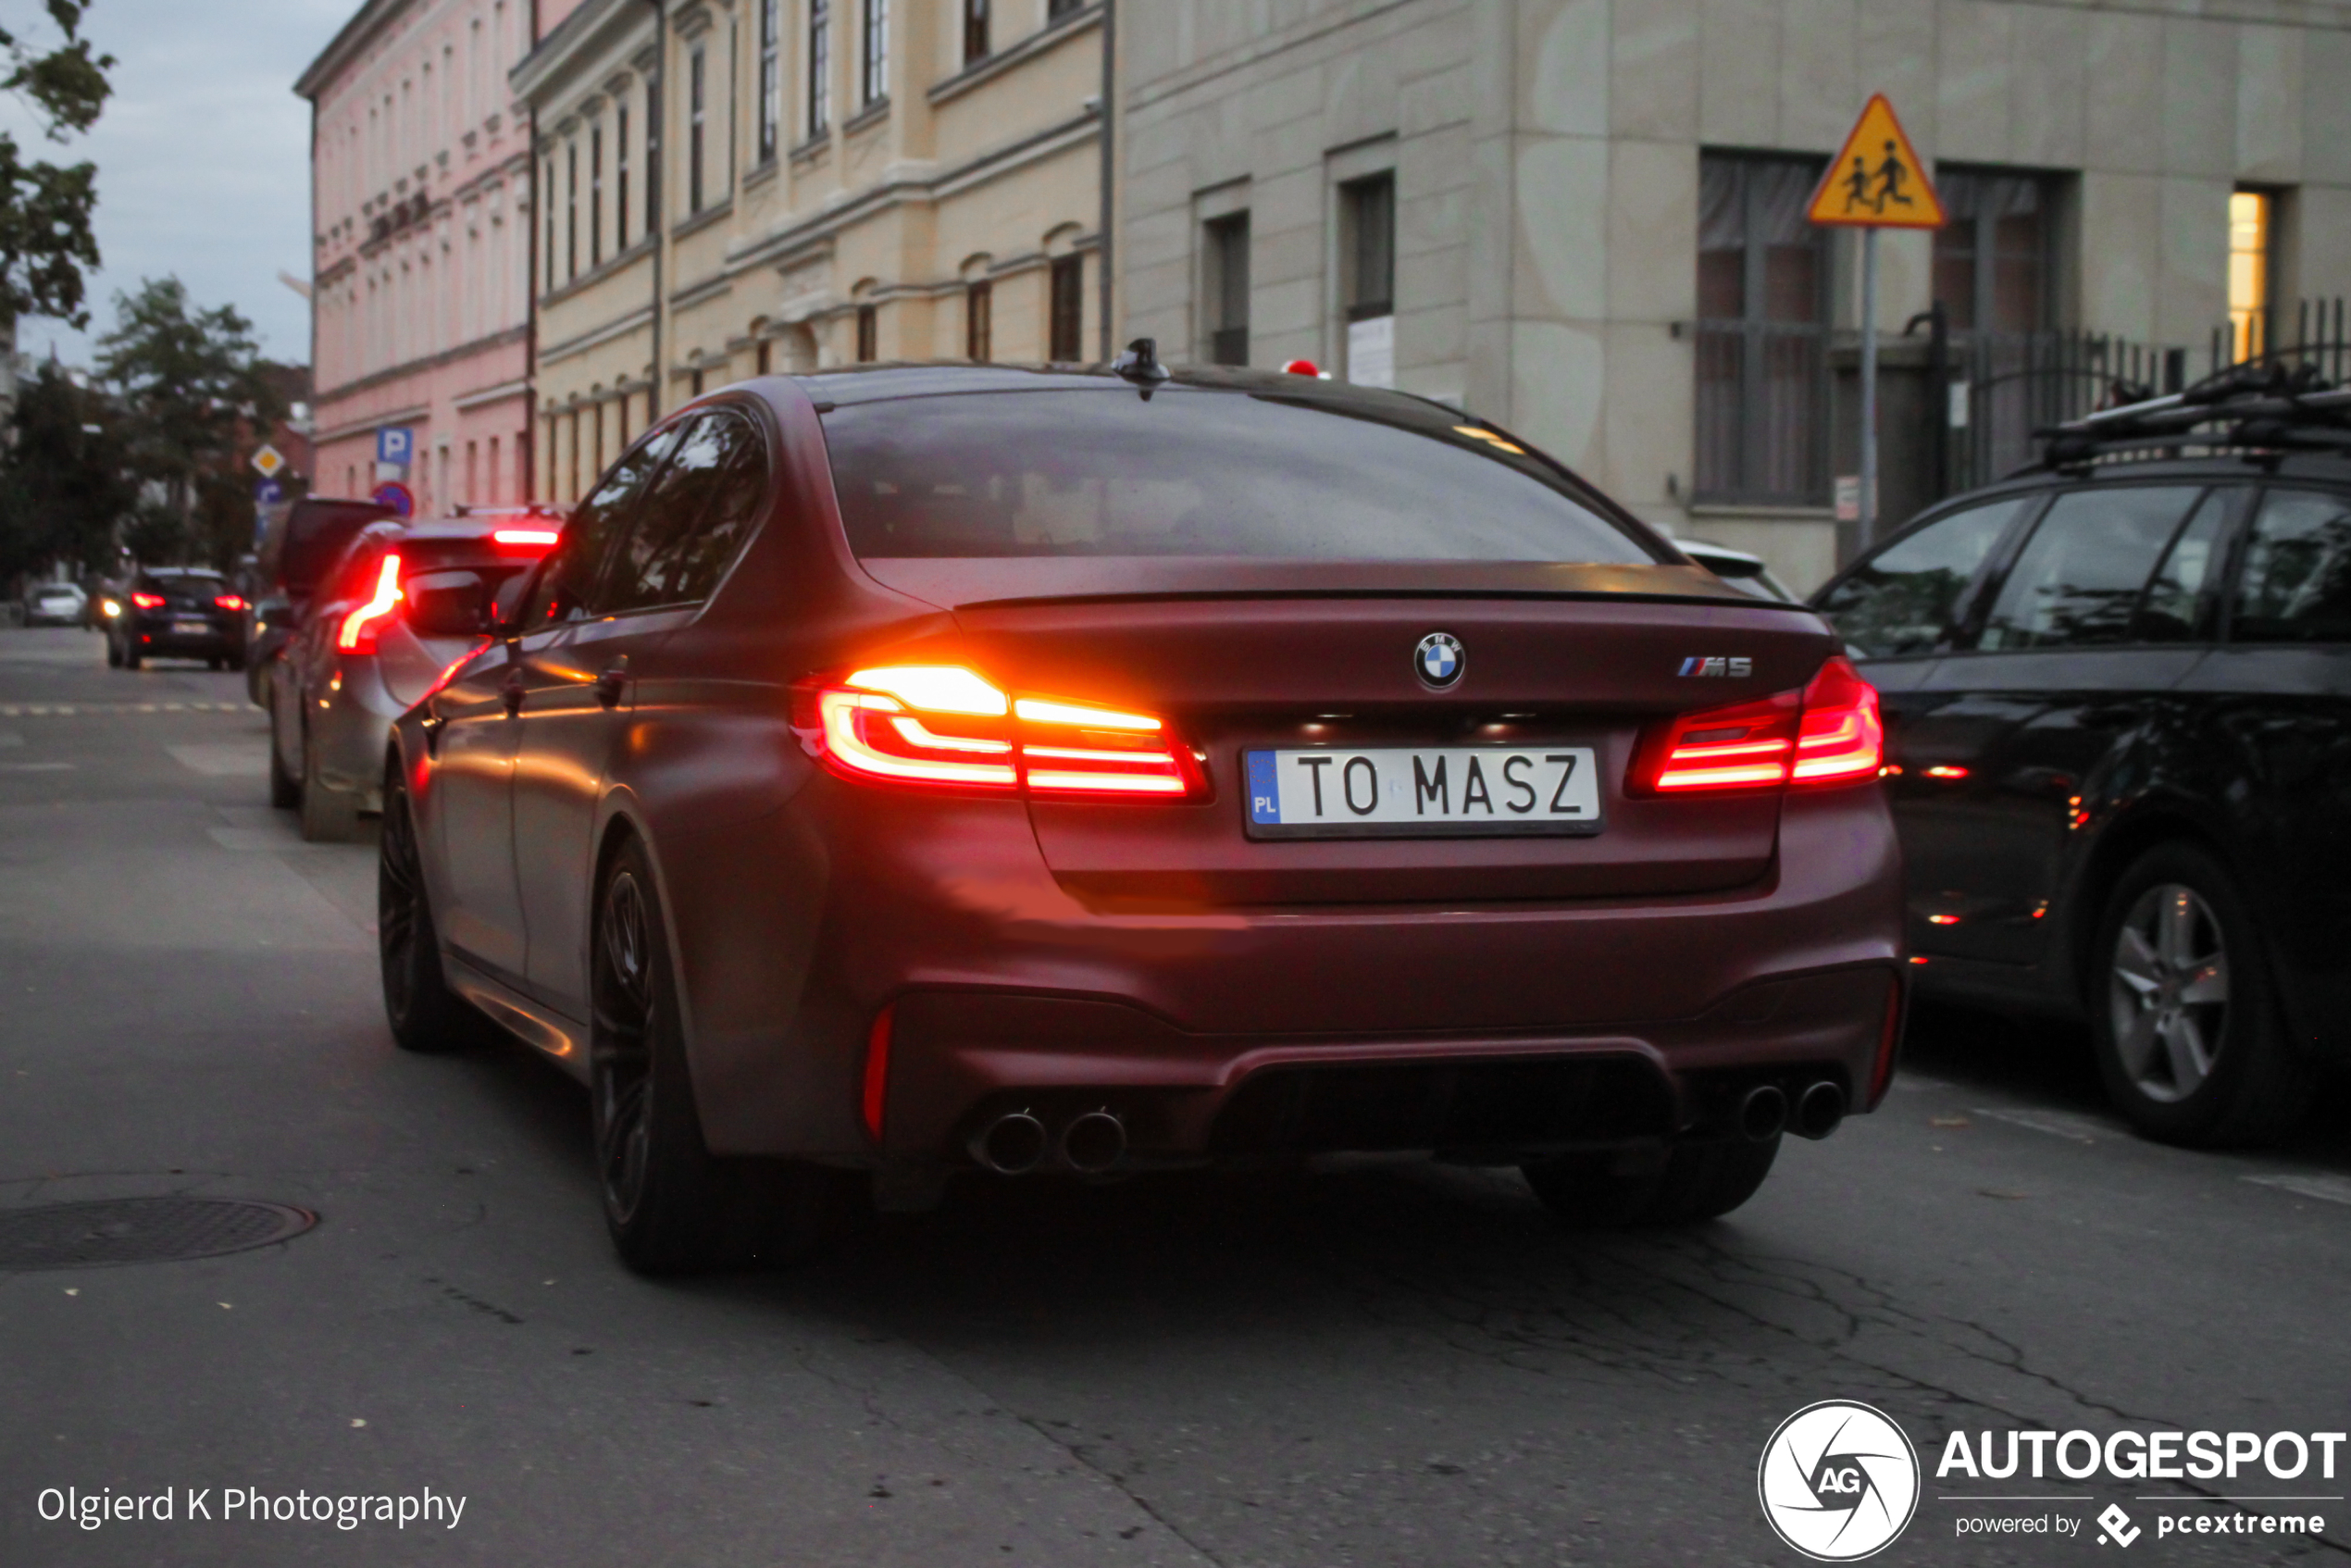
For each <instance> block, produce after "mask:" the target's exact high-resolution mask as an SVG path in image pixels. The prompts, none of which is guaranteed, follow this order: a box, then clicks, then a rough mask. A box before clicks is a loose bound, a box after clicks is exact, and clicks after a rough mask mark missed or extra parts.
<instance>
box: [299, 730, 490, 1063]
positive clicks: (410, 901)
mask: <svg viewBox="0 0 2351 1568" xmlns="http://www.w3.org/2000/svg"><path fill="white" fill-rule="evenodd" d="M271 756H272V758H273V759H274V758H275V756H276V753H275V751H274V750H273V751H272V753H271ZM376 949H377V953H378V956H379V959H380V960H381V964H382V969H383V988H384V1015H385V1017H386V1018H388V1019H389V1020H390V1021H391V1023H392V1039H393V1041H394V1042H395V1043H397V1044H398V1045H399V1047H400V1049H402V1050H403V1051H417V1052H444V1051H455V1050H457V1049H459V1048H460V1047H463V1046H466V1045H470V1044H474V1043H476V1042H478V1041H480V1040H483V1039H488V1038H490V1036H491V1033H492V1027H491V1023H490V1021H489V1020H488V1019H487V1018H485V1017H483V1016H482V1014H480V1012H479V1011H478V1010H477V1009H476V1008H475V1007H474V1005H473V1004H472V1003H471V1002H467V1001H466V999H465V998H464V997H461V996H459V995H458V994H457V993H456V992H455V991H454V990H452V989H449V980H448V976H447V975H446V974H445V973H444V972H443V970H442V966H441V942H440V938H439V936H438V935H437V934H436V932H435V931H434V928H433V922H432V901H431V899H430V897H429V895H428V894H427V892H426V889H425V872H424V860H423V857H422V856H421V855H420V854H419V853H418V852H417V822H416V817H415V815H413V814H412V813H411V812H410V810H409V808H408V790H407V788H406V786H405V785H404V783H403V782H402V780H401V778H400V770H399V768H398V767H397V766H394V767H393V768H392V769H391V770H390V772H389V774H388V775H387V777H386V778H385V779H384V820H383V839H382V841H381V844H380V845H379V849H378V852H377V855H376Z"/></svg>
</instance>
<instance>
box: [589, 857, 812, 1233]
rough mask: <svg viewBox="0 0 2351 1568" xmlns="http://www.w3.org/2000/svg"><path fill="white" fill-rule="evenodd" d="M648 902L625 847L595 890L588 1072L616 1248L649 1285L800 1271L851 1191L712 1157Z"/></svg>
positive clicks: (645, 875)
mask: <svg viewBox="0 0 2351 1568" xmlns="http://www.w3.org/2000/svg"><path fill="white" fill-rule="evenodd" d="M658 896H659V895H658V894H657V893H656V892H655V890H654V884H653V872H652V863H651V861H650V860H649V859H648V858H647V856H646V854H645V851H644V847H643V846H642V845H641V844H640V843H637V842H636V841H634V840H631V841H630V842H628V843H627V844H625V845H623V846H622V847H621V849H620V851H619V852H618V853H617V854H616V855H615V856H614V857H613V859H612V862H611V864H610V865H607V866H606V867H605V869H604V872H603V877H601V878H600V879H599V882H598V886H597V890H596V901H595V927H594V930H593V933H592V939H593V942H592V950H591V954H590V980H589V984H590V996H591V1015H592V1018H593V1023H592V1024H591V1032H590V1037H589V1069H590V1086H591V1099H592V1101H593V1108H594V1116H595V1149H596V1174H597V1188H598V1190H599V1191H600V1192H601V1193H602V1195H603V1207H604V1224H605V1227H606V1229H607V1230H608V1231H609V1232H610V1233H611V1236H612V1240H613V1246H614V1248H615V1250H616V1251H618V1252H619V1254H620V1258H621V1261H622V1262H623V1263H627V1264H628V1267H630V1268H631V1269H634V1270H636V1271H637V1272H638V1273H640V1274H648V1275H669V1274H688V1273H695V1272H699V1271H703V1270H708V1269H714V1268H724V1267H728V1266H734V1265H740V1264H744V1263H788V1262H791V1261H794V1260H796V1259H799V1258H802V1257H804V1256H806V1255H807V1254H808V1253H810V1252H812V1251H815V1249H816V1248H817V1247H819V1246H820V1245H822V1244H823V1243H824V1242H825V1241H826V1240H827V1239H829V1238H831V1236H832V1235H833V1234H834V1233H835V1232H836V1231H837V1230H838V1229H839V1228H840V1224H841V1223H842V1222H843V1221H844V1220H846V1219H847V1218H848V1217H849V1213H850V1209H851V1202H850V1200H851V1197H852V1192H853V1178H852V1177H850V1176H847V1175H846V1174H845V1173H839V1172H833V1171H827V1170H821V1169H818V1168H817V1167H815V1166H812V1165H804V1164H795V1163H791V1162H787V1161H774V1160H758V1161H751V1160H720V1159H717V1158H715V1157H714V1156H713V1155H712V1154H711V1153H710V1151H709V1147H708V1145H706V1144H705V1143H704V1142H703V1133H702V1117H701V1115H700V1114H699V1113H698V1112H697V1111H696V1110H695V1107H694V1092H693V1083H692V1079H691V1076H690V1073H689V1070H688V1066H687V1063H686V1050H685V1040H684V1038H683V1037H684V1031H683V1028H682V1027H681V1026H680V1023H679V1012H678V993H677V985H676V980H675V976H676V973H677V970H676V967H675V965H674V964H673V963H672V961H671V957H670V952H669V939H668V935H667V932H666V930H665V927H664V924H663V921H662V918H661V909H660V904H659V902H657V901H658Z"/></svg>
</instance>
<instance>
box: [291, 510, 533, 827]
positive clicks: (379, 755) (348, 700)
mask: <svg viewBox="0 0 2351 1568" xmlns="http://www.w3.org/2000/svg"><path fill="white" fill-rule="evenodd" d="M558 537H559V533H558V529H557V528H556V525H555V523H554V521H553V520H552V519H550V518H548V517H544V516H524V515H509V514H504V513H498V514H490V515H485V516H469V517H452V518H442V519H438V520H434V521H429V522H422V523H405V522H395V521H378V522H373V523H369V524H367V526H366V527H365V528H363V529H360V530H359V532H358V533H357V534H356V535H355V537H354V538H352V539H351V540H350V541H348V542H346V543H345V545H344V546H343V550H342V555H341V556H340V557H339V558H338V559H337V560H336V561H335V563H334V564H333V565H332V566H330V567H329V568H328V569H327V571H325V572H324V573H323V574H321V575H320V577H319V579H318V580H317V586H316V587H315V588H314V589H313V591H312V592H311V594H310V596H309V600H308V608H307V613H306V614H305V618H304V622H303V625H302V627H301V628H300V629H299V630H298V631H296V632H295V633H294V635H293V636H292V638H290V639H289V640H288V641H286V642H285V643H284V644H283V646H282V647H281V649H280V653H279V666H280V667H279V669H278V671H277V673H276V675H275V676H274V677H273V678H272V680H271V683H270V692H271V695H272V698H273V701H272V703H271V704H270V709H269V732H270V748H269V800H270V803H271V804H272V805H278V806H294V807H297V808H299V810H300V811H301V813H302V834H303V837H304V838H305V839H311V840H343V839H349V838H350V837H352V836H353V834H354V833H355V830H356V829H357V827H358V822H359V817H360V815H361V814H362V813H364V812H372V811H375V810H377V809H379V806H380V804H381V800H382V797H381V793H380V790H381V784H382V776H383V755H384V742H385V738H386V736H387V735H388V734H389V733H390V730H391V727H392V720H394V719H396V718H398V717H399V716H400V715H401V714H402V713H403V712H404V711H405V710H406V709H407V708H408V707H409V706H410V705H411V704H412V703H415V702H416V701H417V698H419V697H421V696H423V695H424V693H425V691H426V690H427V689H428V688H429V687H430V686H431V685H432V682H433V680H434V678H436V677H438V676H439V675H440V674H441V672H442V671H443V670H444V669H447V668H448V667H449V665H450V662H451V661H452V660H453V659H455V658H457V657H458V656H460V655H461V654H464V653H468V652H470V651H472V650H473V649H474V648H475V647H477V646H478V645H479V642H480V640H481V633H482V631H483V628H484V627H485V626H486V625H487V622H488V616H489V612H490V607H491V603H492V601H493V599H494V597H495V595H496V594H497V592H498V591H499V590H500V589H501V588H503V587H504V586H505V585H506V584H507V583H508V582H509V581H511V580H513V579H516V578H519V577H520V576H521V575H522V574H523V573H524V572H526V571H527V570H529V568H530V567H532V566H536V565H537V564H538V563H539V560H540V558H541V556H543V555H545V554H547V552H548V550H549V549H550V548H551V547H553V546H554V542H555V541H556V539H557V538H558Z"/></svg>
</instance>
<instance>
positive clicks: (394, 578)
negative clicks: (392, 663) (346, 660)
mask: <svg viewBox="0 0 2351 1568" xmlns="http://www.w3.org/2000/svg"><path fill="white" fill-rule="evenodd" d="M401 598H402V595H401V591H400V553H399V552H398V551H393V552H392V554H388V555H386V556H385V557H384V564H383V566H382V569H381V570H379V572H378V573H377V574H376V591H375V594H374V596H373V597H372V598H370V599H369V600H368V601H367V603H366V604H362V605H360V606H359V607H358V608H357V609H355V610H354V611H352V612H351V613H350V614H349V615H347V616H343V617H342V627H341V628H339V629H338V630H337V631H336V632H335V646H336V647H337V648H339V649H341V650H342V652H344V653H374V652H375V651H376V623H377V622H379V621H380V620H382V619H383V618H384V617H385V616H388V615H390V614H392V611H393V610H394V609H395V608H397V607H398V605H399V604H400V601H401Z"/></svg>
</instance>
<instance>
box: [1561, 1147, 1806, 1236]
mask: <svg viewBox="0 0 2351 1568" xmlns="http://www.w3.org/2000/svg"><path fill="white" fill-rule="evenodd" d="M1779 1152H1780V1140H1779V1139H1777V1138H1773V1139H1770V1140H1769V1141H1768V1142H1763V1143H1756V1142H1751V1141H1749V1140H1748V1139H1704V1140H1689V1141H1680V1142H1675V1143H1672V1144H1668V1145H1666V1146H1664V1147H1663V1148H1662V1149H1660V1148H1658V1147H1655V1146H1651V1147H1648V1148H1644V1149H1632V1150H1594V1151H1588V1152H1584V1151H1579V1152H1576V1153H1573V1154H1561V1155H1558V1156H1555V1157H1553V1158H1551V1159H1549V1160H1535V1161H1529V1162H1528V1163H1526V1164H1524V1165H1521V1166H1520V1167H1519V1169H1520V1171H1521V1172H1522V1173H1523V1174H1524V1176H1525V1177H1526V1185H1527V1186H1529V1187H1531V1188H1534V1189H1535V1196H1536V1197H1537V1198H1539V1199H1541V1200H1542V1201H1543V1206H1544V1207H1545V1208H1548V1209H1549V1210H1550V1211H1551V1213H1553V1214H1554V1215H1555V1216H1557V1217H1558V1219H1559V1220H1560V1222H1561V1224H1564V1225H1568V1226H1574V1227H1575V1228H1577V1229H1608V1228H1614V1227H1621V1226H1674V1225H1697V1224H1700V1223H1702V1222H1704V1221H1706V1220H1710V1219H1718V1218H1720V1217H1721V1216H1723V1215H1724V1214H1727V1213H1730V1212H1731V1211H1732V1210H1734V1209H1735V1208H1737V1207H1738V1206H1739V1205H1740V1204H1742V1203H1744V1202H1746V1201H1748V1199H1750V1198H1752V1197H1754V1196H1755V1192H1756V1189H1757V1188H1760V1187H1761V1186H1762V1185H1763V1178H1764V1177H1765V1176H1769V1175H1771V1174H1772V1162H1773V1160H1774V1159H1776V1158H1777V1157H1778V1155H1779Z"/></svg>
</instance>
